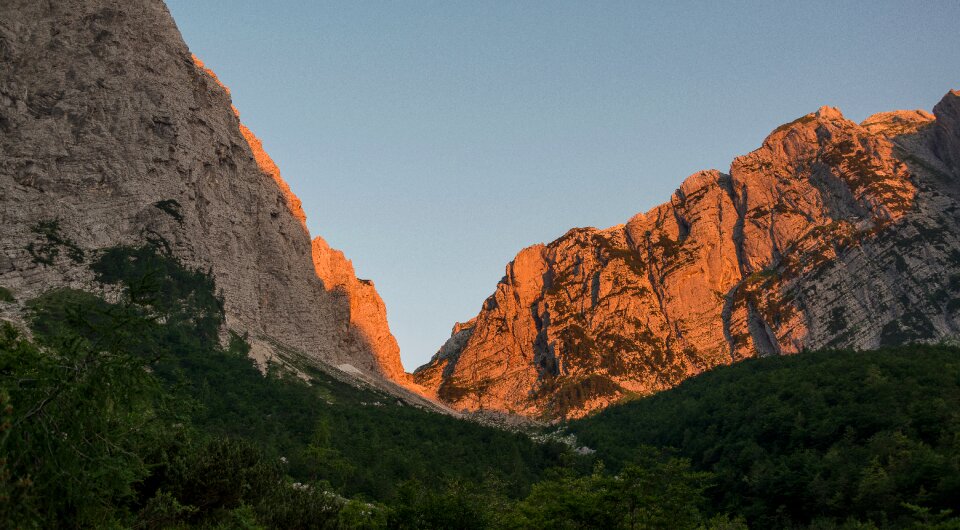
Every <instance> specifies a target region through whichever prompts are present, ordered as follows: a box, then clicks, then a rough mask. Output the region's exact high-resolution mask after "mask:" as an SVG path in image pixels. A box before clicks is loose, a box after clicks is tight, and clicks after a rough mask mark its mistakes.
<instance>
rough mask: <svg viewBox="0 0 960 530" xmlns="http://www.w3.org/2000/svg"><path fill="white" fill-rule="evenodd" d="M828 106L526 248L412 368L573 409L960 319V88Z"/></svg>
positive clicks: (496, 399)
mask: <svg viewBox="0 0 960 530" xmlns="http://www.w3.org/2000/svg"><path fill="white" fill-rule="evenodd" d="M934 114H935V116H934V115H931V114H930V113H927V112H924V111H898V112H890V113H882V114H877V115H874V116H871V117H870V118H868V119H867V120H865V121H864V122H863V123H862V124H857V123H854V122H852V121H849V120H847V119H846V118H844V116H843V115H842V114H841V112H840V111H839V110H837V109H835V108H831V107H823V108H821V109H820V110H818V111H817V112H815V113H811V114H808V115H806V116H803V117H801V118H799V119H797V120H795V121H793V122H791V123H788V124H785V125H783V126H781V127H779V128H777V129H776V130H775V131H773V132H772V133H771V134H770V135H769V136H768V137H767V138H766V139H765V140H764V142H763V145H762V146H761V147H760V148H759V149H757V150H756V151H754V152H752V153H750V154H748V155H745V156H741V157H739V158H737V159H736V160H734V161H733V163H732V165H731V167H730V170H729V173H721V172H719V171H714V170H711V171H701V172H699V173H696V174H694V175H692V176H690V177H689V178H687V179H686V181H684V182H683V184H682V185H681V186H680V188H679V189H678V190H677V191H676V192H675V193H674V194H673V196H672V197H671V199H670V201H669V202H667V203H665V204H662V205H660V206H658V207H656V208H654V209H652V210H651V211H649V212H646V213H643V214H637V215H636V216H634V217H633V218H632V219H630V220H629V221H628V222H627V223H626V224H625V225H621V226H615V227H612V228H608V229H606V230H597V229H595V228H580V229H573V230H571V231H569V232H567V234H565V235H564V236H562V237H561V238H559V239H557V240H556V241H553V242H552V243H550V244H548V245H535V246H533V247H530V248H527V249H524V250H523V251H521V252H520V253H519V254H518V255H517V257H516V259H515V260H514V261H513V263H511V264H510V265H508V266H507V271H506V276H504V278H503V280H501V282H500V283H499V285H498V286H497V289H496V291H495V292H494V294H493V295H491V296H490V297H489V298H488V299H487V300H486V301H485V302H484V304H483V307H482V309H481V311H480V314H479V315H478V316H477V317H476V318H475V319H473V320H472V321H471V322H470V324H469V326H468V327H465V328H463V329H455V330H454V335H453V336H452V337H451V339H450V341H448V343H447V344H446V345H444V347H442V348H441V349H440V351H439V352H438V353H437V355H435V356H434V358H433V359H432V360H431V361H430V363H428V364H427V365H425V366H423V367H421V368H419V369H418V370H417V372H416V373H415V380H416V381H417V382H419V383H420V384H422V385H424V386H425V387H428V388H430V389H432V390H433V391H434V392H435V394H436V396H437V397H438V398H439V399H441V400H443V401H444V402H446V403H448V404H450V405H451V406H452V407H453V408H456V409H466V410H498V411H507V412H514V413H519V414H523V415H528V416H548V417H557V416H568V417H577V416H582V415H583V414H586V413H587V412H589V411H591V410H595V409H597V408H602V407H604V406H606V405H608V404H610V403H612V402H615V401H618V400H620V399H623V398H625V397H629V396H634V395H645V394H650V393H653V392H656V391H659V390H662V389H666V388H669V387H671V386H674V385H676V384H678V383H679V382H681V381H682V380H684V379H685V378H687V377H690V376H692V375H695V374H697V373H700V372H702V371H704V370H708V369H710V368H712V367H714V366H717V365H721V364H728V363H731V362H735V361H738V360H740V359H744V358H747V357H752V356H758V355H760V356H762V355H778V354H790V353H796V352H799V351H801V350H805V349H817V348H826V347H851V348H874V347H877V346H880V345H885V344H898V343H903V342H909V341H914V340H937V339H941V338H944V337H952V336H956V335H957V334H958V332H960V303H958V299H960V204H958V193H960V180H958V179H960V93H957V92H950V93H949V94H947V95H946V96H945V97H944V99H943V101H941V102H940V103H939V104H938V105H937V106H936V107H935V108H934Z"/></svg>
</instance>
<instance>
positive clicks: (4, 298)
mask: <svg viewBox="0 0 960 530" xmlns="http://www.w3.org/2000/svg"><path fill="white" fill-rule="evenodd" d="M16 301H17V299H16V298H14V297H13V293H12V292H10V289H7V288H6V287H0V302H16Z"/></svg>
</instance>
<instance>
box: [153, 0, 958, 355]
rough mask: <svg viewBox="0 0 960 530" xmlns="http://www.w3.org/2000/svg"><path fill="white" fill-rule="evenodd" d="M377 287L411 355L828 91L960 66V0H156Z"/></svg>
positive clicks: (855, 113)
mask: <svg viewBox="0 0 960 530" xmlns="http://www.w3.org/2000/svg"><path fill="white" fill-rule="evenodd" d="M167 4H168V6H169V8H170V10H171V12H172V14H173V16H174V18H175V20H176V22H177V25H178V26H179V28H180V30H181V32H182V33H183V36H184V40H185V41H186V42H187V44H188V45H189V46H190V49H191V50H192V51H193V53H195V54H196V55H197V56H198V57H200V58H201V59H202V60H203V61H204V62H205V63H206V64H207V66H209V67H210V68H212V69H213V70H214V71H215V72H216V73H217V75H218V76H219V77H220V79H221V80H222V81H223V82H224V83H225V84H226V85H227V86H229V87H230V89H231V92H232V94H233V100H234V104H235V105H236V106H237V107H238V108H239V110H240V116H241V119H242V121H243V122H244V123H245V124H246V125H247V126H248V127H250V129H251V130H253V131H254V133H255V134H256V135H257V136H259V137H260V138H261V139H262V140H263V144H264V148H265V149H266V151H267V152H268V153H269V154H270V155H271V156H272V157H273V159H274V160H275V161H276V163H277V165H279V167H280V170H281V173H282V175H283V177H284V179H285V180H286V181H287V182H288V183H289V184H290V187H291V188H292V189H293V191H294V192H295V193H296V194H297V195H298V196H299V197H300V199H301V200H302V201H303V208H304V210H305V211H306V214H307V226H308V228H309V229H310V232H311V234H314V235H322V236H323V237H324V239H326V240H327V241H328V242H329V243H330V244H331V246H333V247H335V248H339V249H341V250H343V251H344V252H345V253H346V255H347V257H348V258H351V259H352V260H353V264H354V267H355V269H356V271H357V275H358V276H359V277H361V278H366V279H372V280H373V281H374V282H375V284H376V287H377V290H378V291H379V293H380V295H381V296H382V297H383V299H384V301H385V303H386V305H387V314H388V319H389V321H390V327H391V330H392V331H393V333H394V335H395V336H396V338H397V340H398V342H399V343H400V348H401V357H402V359H403V363H404V366H405V368H406V369H407V370H408V371H413V369H415V368H416V367H417V366H420V365H421V364H423V363H425V362H427V361H428V360H429V358H430V357H431V356H432V355H433V353H434V352H436V350H437V348H439V346H440V345H441V344H442V343H443V342H444V341H445V340H446V339H447V338H448V337H449V334H450V329H451V327H452V326H453V324H454V323H455V322H457V321H466V320H468V319H470V318H472V317H473V316H475V315H476V314H477V312H478V311H479V309H480V306H481V304H482V302H483V300H484V299H485V298H486V297H488V296H489V295H490V294H492V293H493V292H494V290H495V288H496V284H497V282H498V281H499V280H500V279H501V277H502V276H503V273H504V266H505V265H506V264H507V263H508V262H509V261H510V260H512V259H513V257H514V256H515V255H516V253H517V252H518V251H519V250H520V249H522V248H524V247H526V246H529V245H532V244H535V243H539V242H544V243H545V242H549V241H552V240H553V239H555V238H557V237H559V236H561V235H563V234H564V233H565V232H566V231H567V230H568V229H570V228H573V227H581V226H596V227H600V228H605V227H608V226H613V225H617V224H621V223H624V222H626V221H627V220H628V219H629V218H630V217H631V216H633V215H634V214H635V213H637V212H643V211H647V210H648V209H650V208H652V207H653V206H656V205H657V204H660V203H662V202H665V201H666V200H668V199H669V197H670V194H671V193H672V192H673V191H674V190H675V189H676V188H677V187H678V186H679V185H680V183H681V182H682V181H683V179H684V178H685V177H686V176H687V175H690V174H692V173H693V172H695V171H697V170H700V169H710V168H716V169H720V170H723V171H725V170H727V169H728V168H729V165H730V161H731V160H732V159H733V157H735V156H737V155H741V154H745V153H748V152H750V151H752V150H753V149H755V148H757V147H759V145H760V144H761V143H762V141H763V139H764V137H765V136H766V135H767V134H768V133H769V132H770V131H771V130H773V129H774V128H776V127H777V126H778V125H780V124H782V123H786V122H789V121H792V120H793V119H795V118H798V117H800V116H802V115H804V114H806V113H809V112H813V111H815V110H816V109H817V108H819V107H820V106H822V105H830V106H835V107H839V108H840V109H841V110H842V111H843V112H844V115H845V116H847V117H848V118H850V119H853V120H855V121H861V120H863V119H864V118H866V117H867V116H869V115H870V114H873V113H875V112H881V111H887V110H894V109H914V108H922V109H926V110H930V109H931V108H932V107H933V105H934V104H936V102H937V101H939V99H940V98H941V97H942V96H943V95H944V94H945V93H946V92H947V91H948V90H949V89H951V88H960V31H958V30H957V24H956V22H957V21H958V20H960V2H958V1H955V0H954V1H925V2H882V1H871V2H853V1H848V2H812V1H811V2H797V3H787V2H705V1H704V2H670V3H663V4H668V5H658V6H655V5H654V4H656V3H654V2H635V1H625V2H618V1H597V2H593V1H591V2H587V1H582V2H567V1H561V0H554V1H549V2H547V1H534V0H522V1H521V0H517V1H509V2H508V1H482V2H476V1H474V2H466V1H453V0H443V1H425V0H407V1H402V2H400V1H391V2H387V1H380V2H370V1H364V0H343V1H336V2H331V1H316V0H272V1H270V2H264V1H263V0H256V1H254V0H229V1H227V0H167Z"/></svg>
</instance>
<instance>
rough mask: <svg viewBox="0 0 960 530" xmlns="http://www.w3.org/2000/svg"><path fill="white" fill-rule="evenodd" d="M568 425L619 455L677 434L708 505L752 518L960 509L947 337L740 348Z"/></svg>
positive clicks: (674, 439)
mask: <svg viewBox="0 0 960 530" xmlns="http://www.w3.org/2000/svg"><path fill="white" fill-rule="evenodd" d="M570 429H571V430H572V431H573V432H574V433H576V434H577V436H578V437H579V439H580V441H581V443H584V444H586V445H588V446H590V447H593V448H595V449H596V450H597V451H598V453H597V454H598V456H599V457H600V458H603V459H604V460H605V461H606V462H607V463H608V464H611V465H613V466H614V467H617V468H619V467H620V466H621V465H623V463H624V462H627V461H628V460H629V458H630V455H631V451H632V450H633V448H635V447H637V446H638V445H642V444H650V445H655V446H672V447H676V448H679V450H680V453H681V455H683V456H686V457H688V458H690V459H691V460H692V462H693V465H694V467H695V468H697V469H700V470H704V471H710V472H712V473H714V475H715V479H714V480H715V486H714V487H713V488H711V489H710V490H708V494H709V496H710V498H711V500H712V502H713V505H714V509H715V510H717V511H722V512H727V513H737V514H742V515H744V516H746V518H747V520H748V521H749V522H750V523H751V525H757V526H759V527H785V526H790V525H807V524H810V523H811V522H813V521H814V519H818V520H819V522H818V524H827V523H826V522H829V521H833V522H834V523H837V524H839V523H843V522H844V521H845V520H846V519H848V518H850V517H853V518H855V519H859V520H862V521H873V522H874V523H876V524H878V525H881V526H883V525H885V524H893V523H896V524H897V525H903V524H907V523H908V522H915V521H917V516H916V514H915V513H914V510H912V509H911V508H909V507H908V506H907V505H908V504H909V505H914V506H918V507H923V508H922V509H928V510H931V513H939V512H940V511H941V510H952V511H953V512H952V513H954V514H957V513H960V438H958V435H957V433H960V350H958V349H956V348H951V347H944V346H907V347H901V348H897V349H888V350H881V351H877V352H849V351H838V352H817V353H805V354H802V355H797V356H793V357H785V358H767V359H756V360H749V361H745V362H742V363H739V364H737V365H734V366H730V367H725V368H720V369H717V370H715V371H713V372H710V373H707V374H704V375H702V376H700V377H697V378H695V379H692V380H689V381H687V382H685V383H683V384H681V385H680V386H679V387H677V388H675V389H674V390H671V391H667V392H663V393H660V394H657V395H655V396H653V397H650V398H646V399H643V400H639V401H635V402H632V403H629V404H625V405H623V406H616V407H611V408H609V409H607V410H605V411H603V412H601V413H599V414H597V415H595V416H593V417H590V418H587V419H584V420H582V421H578V422H573V423H572V424H571V425H570ZM824 521H826V522H824ZM830 524H833V523H830ZM911 524H912V523H911Z"/></svg>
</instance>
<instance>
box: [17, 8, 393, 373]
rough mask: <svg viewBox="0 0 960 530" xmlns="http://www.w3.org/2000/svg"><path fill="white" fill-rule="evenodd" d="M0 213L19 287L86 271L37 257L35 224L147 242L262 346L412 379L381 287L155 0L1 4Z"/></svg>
mask: <svg viewBox="0 0 960 530" xmlns="http://www.w3.org/2000/svg"><path fill="white" fill-rule="evenodd" d="M0 216H2V219H0V222H2V238H0V285H3V286H4V287H7V288H10V289H12V290H13V291H14V292H15V293H16V294H17V297H18V299H21V300H23V299H29V298H31V297H33V296H35V295H37V294H39V293H41V292H42V291H44V290H47V289H50V288H53V287H57V286H73V287H89V286H90V284H91V281H92V277H91V275H90V272H89V270H88V269H87V267H85V266H84V265H83V264H82V263H77V262H75V261H74V260H72V259H70V257H69V256H67V255H66V254H65V253H61V255H58V256H57V257H56V259H54V260H52V261H51V262H50V263H42V262H38V261H37V259H36V257H35V256H33V255H31V252H30V251H28V250H27V249H28V247H30V245H31V243H35V244H36V243H37V240H38V237H41V236H40V235H38V233H36V231H35V230H34V228H36V227H37V226H38V224H39V223H43V222H50V221H56V223H57V226H58V231H59V234H60V237H62V238H65V239H68V240H70V241H72V242H73V243H74V244H75V245H76V246H77V247H78V248H80V249H87V250H92V249H97V248H102V247H105V246H110V245H116V244H139V243H140V242H143V241H144V240H147V239H153V240H154V241H162V242H163V244H164V245H166V246H168V247H169V249H170V251H171V252H173V253H174V254H175V255H177V256H178V257H180V258H182V259H184V260H185V261H187V262H188V263H190V264H191V265H192V266H195V267H200V268H202V269H204V270H210V271H212V273H213V275H214V277H215V278H216V282H217V286H218V288H219V289H221V290H222V293H223V296H224V300H225V311H226V315H227V326H228V327H229V328H230V329H232V330H235V331H238V332H247V333H249V336H250V339H251V342H252V343H253V346H254V352H255V353H256V354H257V355H259V356H268V355H270V354H271V353H276V352H279V351H281V350H285V349H297V350H301V351H302V352H304V353H305V354H307V355H309V356H311V357H313V358H315V359H318V360H321V361H324V362H327V363H331V364H333V365H337V366H342V367H346V368H348V369H349V371H351V372H354V373H357V374H362V375H364V376H365V377H366V378H367V379H368V380H372V381H374V382H381V383H382V382H383V381H385V380H391V379H392V380H396V381H398V382H401V383H402V384H406V385H409V381H408V380H407V377H406V376H405V374H403V370H402V367H401V365H400V359H399V355H398V351H397V347H396V342H395V341H394V340H393V337H392V336H391V335H390V331H389V329H388V327H387V321H386V312H385V309H384V306H383V302H382V301H381V300H380V298H379V296H378V295H377V294H376V291H375V290H374V288H373V285H372V284H369V283H365V282H363V281H361V280H357V279H356V278H355V277H354V276H353V268H352V266H351V265H350V262H349V261H347V260H345V259H344V258H343V255H342V254H341V253H339V252H336V251H333V250H331V249H330V248H329V247H327V246H326V244H325V243H323V242H322V240H319V239H318V240H317V241H316V242H314V243H311V240H310V235H309V234H308V232H307V229H306V225H305V216H304V213H303V210H302V208H301V206H300V201H299V199H297V198H296V196H295V195H294V194H293V193H292V192H291V191H290V188H289V186H287V184H286V183H285V182H284V181H283V180H282V178H281V177H280V172H279V170H278V169H277V166H276V165H275V164H274V163H273V161H272V160H271V159H270V157H269V156H268V155H267V154H266V153H265V152H264V150H263V148H262V146H261V144H260V141H259V140H258V139H257V138H256V137H255V136H254V135H253V134H252V133H251V132H250V131H249V129H247V128H246V127H244V126H243V125H242V124H241V123H240V122H239V119H238V114H237V113H236V109H233V108H232V105H231V100H230V94H229V91H228V90H227V89H226V87H224V86H223V85H222V84H221V83H220V82H219V80H217V78H216V76H215V75H213V73H212V72H210V71H209V70H208V69H206V68H205V67H204V66H203V64H202V63H200V62H199V61H198V60H195V59H194V58H193V57H192V56H191V54H190V52H189V50H188V49H187V47H186V45H185V44H184V43H183V40H182V39H181V37H180V34H179V32H178V31H177V28H176V26H175V24H174V22H173V19H172V18H171V17H170V14H169V13H168V11H167V9H166V6H165V5H164V4H163V2H162V1H161V0H143V1H139V2H127V1H122V0H63V1H57V2H36V1H33V0H6V1H4V2H3V3H2V4H0ZM344 293H346V296H345V295H344ZM8 316H15V315H8ZM383 384H384V385H385V386H386V387H389V388H394V387H393V386H392V385H391V384H389V383H383Z"/></svg>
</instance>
